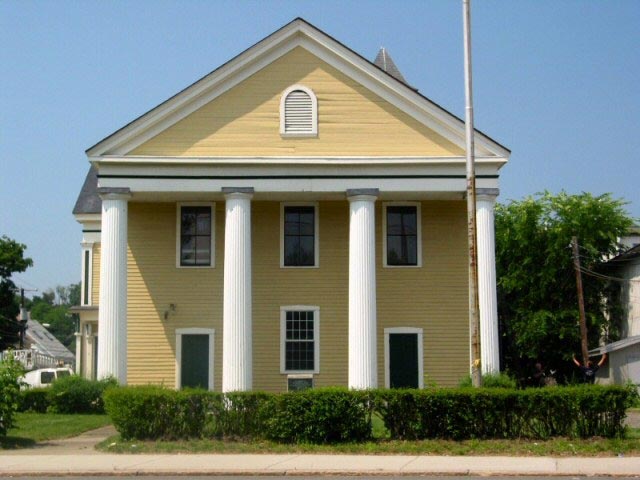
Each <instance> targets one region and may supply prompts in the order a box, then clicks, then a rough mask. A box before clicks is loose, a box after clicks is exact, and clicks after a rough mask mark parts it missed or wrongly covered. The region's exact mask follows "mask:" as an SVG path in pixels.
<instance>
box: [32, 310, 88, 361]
mask: <svg viewBox="0 0 640 480" xmlns="http://www.w3.org/2000/svg"><path fill="white" fill-rule="evenodd" d="M25 341H26V342H25V343H26V346H27V348H31V349H32V350H36V351H37V352H39V353H42V354H44V355H47V356H49V357H53V358H54V359H55V360H56V361H57V362H59V363H64V364H65V365H71V366H73V365H74V364H75V360H76V357H75V355H74V354H73V353H72V352H71V351H70V350H69V349H68V348H67V347H65V346H64V345H63V344H62V343H60V341H59V340H58V339H57V338H56V337H54V336H53V335H52V334H51V332H49V330H47V329H46V328H45V327H43V326H42V325H41V324H40V323H39V322H37V321H36V320H31V319H29V320H28V321H27V330H26V332H25Z"/></svg>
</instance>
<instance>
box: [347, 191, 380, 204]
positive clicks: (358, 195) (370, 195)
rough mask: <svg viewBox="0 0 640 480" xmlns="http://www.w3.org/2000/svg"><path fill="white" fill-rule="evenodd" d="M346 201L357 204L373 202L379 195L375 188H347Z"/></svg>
mask: <svg viewBox="0 0 640 480" xmlns="http://www.w3.org/2000/svg"><path fill="white" fill-rule="evenodd" d="M346 193H347V200H349V201H350V202H357V201H361V200H365V201H370V202H375V201H376V200H377V199H378V196H379V195H380V190H379V189H377V188H349V189H347V192H346Z"/></svg>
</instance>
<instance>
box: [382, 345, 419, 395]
mask: <svg viewBox="0 0 640 480" xmlns="http://www.w3.org/2000/svg"><path fill="white" fill-rule="evenodd" d="M389 386H390V387H391V388H418V386H419V382H418V334H417V333H390V334H389Z"/></svg>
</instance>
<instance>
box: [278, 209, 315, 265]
mask: <svg viewBox="0 0 640 480" xmlns="http://www.w3.org/2000/svg"><path fill="white" fill-rule="evenodd" d="M285 207H313V221H314V227H313V229H314V236H313V253H314V259H313V263H314V264H313V265H285V264H284V209H285ZM319 267H320V208H319V206H318V202H281V203H280V268H293V269H299V268H319Z"/></svg>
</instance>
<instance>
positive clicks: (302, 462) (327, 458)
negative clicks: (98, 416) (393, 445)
mask: <svg viewBox="0 0 640 480" xmlns="http://www.w3.org/2000/svg"><path fill="white" fill-rule="evenodd" d="M148 474H162V475H172V474H199V475H203V474H209V475H211V474H214V475H215V474H218V475H222V474H231V475H238V474H251V475H255V474H264V475H293V474H296V475H303V474H331V475H336V474H343V475H406V474H412V475H424V474H458V475H489V474H494V475H624V476H637V475H640V457H629V458H623V457H613V458H611V457H606V458H604V457H603V458H550V457H445V456H415V455H270V454H265V455H253V454H251V455H199V454H198V455H196V454H178V455H145V454H140V455H126V454H121V455H116V454H98V453H85V454H81V455H78V454H53V455H46V454H45V455H33V454H31V455H0V476H17V475H148Z"/></svg>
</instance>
